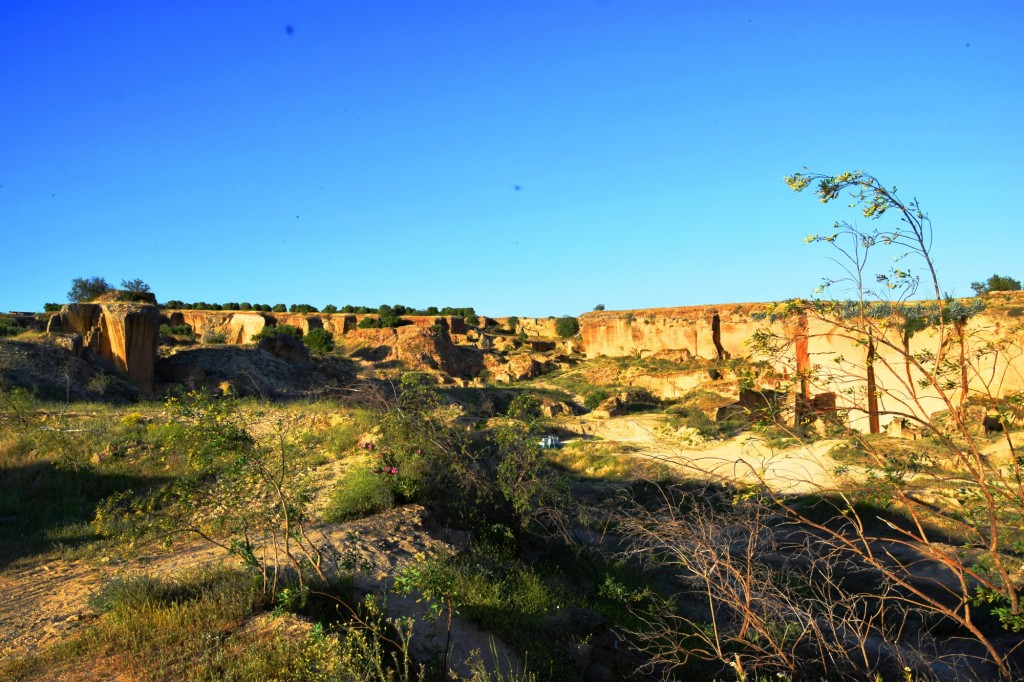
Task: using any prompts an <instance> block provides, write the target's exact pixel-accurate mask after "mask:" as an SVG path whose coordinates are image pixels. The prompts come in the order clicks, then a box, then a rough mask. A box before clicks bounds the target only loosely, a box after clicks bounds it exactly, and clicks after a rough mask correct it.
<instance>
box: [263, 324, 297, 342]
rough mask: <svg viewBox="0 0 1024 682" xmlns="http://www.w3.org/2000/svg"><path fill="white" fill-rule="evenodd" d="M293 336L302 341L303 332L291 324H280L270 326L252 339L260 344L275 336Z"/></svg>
mask: <svg viewBox="0 0 1024 682" xmlns="http://www.w3.org/2000/svg"><path fill="white" fill-rule="evenodd" d="M282 335H284V336H292V337H294V338H296V339H299V340H301V339H302V330H301V329H299V328H298V327H296V326H294V325H290V324H278V325H268V326H266V327H264V328H263V330H262V331H261V332H260V333H259V334H256V335H255V336H253V337H252V340H253V341H256V342H259V341H260V340H261V339H269V338H272V337H274V336H282Z"/></svg>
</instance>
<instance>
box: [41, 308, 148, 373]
mask: <svg viewBox="0 0 1024 682" xmlns="http://www.w3.org/2000/svg"><path fill="white" fill-rule="evenodd" d="M47 331H49V332H50V333H51V334H61V335H66V336H69V337H71V338H72V339H73V338H74V336H78V337H80V338H81V342H80V343H79V342H78V341H72V342H71V343H70V344H69V343H63V344H61V345H63V346H65V347H69V348H70V350H71V351H72V352H76V351H77V354H85V353H93V354H95V355H96V356H97V357H100V358H103V359H104V360H106V361H108V362H109V363H110V364H111V365H113V366H114V368H115V369H116V370H117V371H118V372H120V373H122V374H124V375H125V376H127V377H128V379H129V381H131V382H132V383H133V384H135V385H136V386H138V387H139V388H140V389H142V390H143V391H144V392H145V393H152V392H153V370H154V367H155V364H156V349H157V344H158V342H159V337H160V311H159V310H158V309H157V307H156V306H154V305H151V304H148V303H113V302H112V303H71V304H68V305H65V306H64V307H63V308H61V311H60V312H59V313H57V314H55V315H53V316H52V317H51V318H50V321H49V323H48V325H47Z"/></svg>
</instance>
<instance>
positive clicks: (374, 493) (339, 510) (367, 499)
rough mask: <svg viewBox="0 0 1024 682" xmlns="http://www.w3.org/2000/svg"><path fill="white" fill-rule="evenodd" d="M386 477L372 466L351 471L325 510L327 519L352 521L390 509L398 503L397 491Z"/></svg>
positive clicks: (340, 482) (343, 479) (339, 485)
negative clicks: (396, 499)
mask: <svg viewBox="0 0 1024 682" xmlns="http://www.w3.org/2000/svg"><path fill="white" fill-rule="evenodd" d="M387 476H388V474H376V473H374V472H372V471H370V470H369V469H355V470H353V471H350V472H349V473H348V474H346V475H345V477H344V478H342V479H341V480H340V481H339V482H338V486H337V487H336V488H335V489H334V493H333V494H332V495H331V500H330V502H329V503H328V505H327V509H326V511H325V512H324V515H325V516H326V518H327V520H328V521H333V522H341V521H351V520H352V519H358V518H362V517H364V516H369V515H370V514H376V513H377V512H382V511H384V510H385V509H390V508H391V507H392V506H394V504H395V493H394V490H392V486H391V483H390V481H388V480H387Z"/></svg>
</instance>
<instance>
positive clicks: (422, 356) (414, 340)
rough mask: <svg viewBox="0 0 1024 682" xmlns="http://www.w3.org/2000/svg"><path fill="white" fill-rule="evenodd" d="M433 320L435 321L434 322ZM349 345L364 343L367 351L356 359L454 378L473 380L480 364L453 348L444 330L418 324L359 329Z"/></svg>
mask: <svg viewBox="0 0 1024 682" xmlns="http://www.w3.org/2000/svg"><path fill="white" fill-rule="evenodd" d="M431 319H433V318H431ZM345 338H346V339H347V340H349V341H356V342H362V343H363V344H365V345H364V347H363V348H362V349H360V350H358V351H356V352H355V353H353V355H354V356H355V357H358V358H361V359H365V360H371V361H373V362H389V361H395V362H401V363H402V364H403V365H405V366H406V367H407V368H408V369H411V370H414V371H427V370H441V371H444V372H447V373H448V374H451V375H452V376H473V375H474V374H475V373H476V372H478V371H479V369H478V366H479V365H481V363H480V362H479V361H477V362H475V363H474V361H473V358H472V357H471V356H472V355H473V353H472V351H470V352H469V353H466V352H463V351H466V350H469V349H460V348H456V347H455V346H453V345H452V342H451V338H450V337H449V336H448V333H447V332H446V331H445V330H444V328H443V327H442V328H440V329H438V328H436V327H434V326H433V325H431V326H419V325H416V324H410V325H405V326H402V327H395V328H393V329H357V330H355V331H353V332H349V333H348V334H346V335H345Z"/></svg>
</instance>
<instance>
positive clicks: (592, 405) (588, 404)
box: [583, 388, 611, 410]
mask: <svg viewBox="0 0 1024 682" xmlns="http://www.w3.org/2000/svg"><path fill="white" fill-rule="evenodd" d="M610 397H611V393H609V392H608V391H605V390H603V389H600V388H595V389H594V390H593V391H591V392H590V393H588V394H587V395H586V396H585V397H584V398H583V406H584V407H585V408H587V409H588V410H594V409H597V406H598V405H600V404H601V403H603V402H604V401H605V400H608V398H610Z"/></svg>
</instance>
